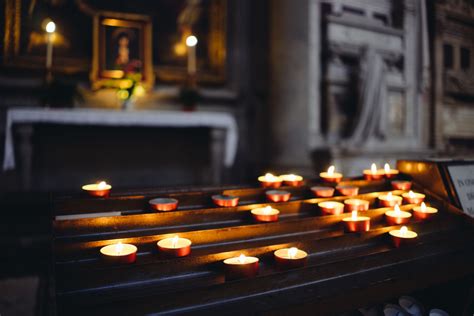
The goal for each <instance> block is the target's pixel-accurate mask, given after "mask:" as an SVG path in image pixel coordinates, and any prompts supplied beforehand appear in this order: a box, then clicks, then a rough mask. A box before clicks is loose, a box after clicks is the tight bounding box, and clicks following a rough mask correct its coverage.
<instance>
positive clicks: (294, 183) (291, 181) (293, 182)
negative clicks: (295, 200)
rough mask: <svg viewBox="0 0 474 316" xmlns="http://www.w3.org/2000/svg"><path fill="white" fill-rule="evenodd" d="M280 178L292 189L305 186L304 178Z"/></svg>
mask: <svg viewBox="0 0 474 316" xmlns="http://www.w3.org/2000/svg"><path fill="white" fill-rule="evenodd" d="M280 178H281V179H282V180H283V182H284V183H285V185H288V186H290V187H299V186H301V185H302V184H303V177H302V176H299V175H296V174H282V175H281V176H280Z"/></svg>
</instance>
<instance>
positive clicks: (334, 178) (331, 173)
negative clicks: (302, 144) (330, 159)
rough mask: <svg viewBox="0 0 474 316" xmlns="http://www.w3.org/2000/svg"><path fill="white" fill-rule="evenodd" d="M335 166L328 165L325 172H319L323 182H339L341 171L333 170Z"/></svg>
mask: <svg viewBox="0 0 474 316" xmlns="http://www.w3.org/2000/svg"><path fill="white" fill-rule="evenodd" d="M335 171H336V168H335V167H334V166H330V167H329V168H328V171H327V172H321V173H320V174H319V177H320V178H321V179H322V180H323V181H324V182H332V183H339V182H341V179H342V173H339V172H335Z"/></svg>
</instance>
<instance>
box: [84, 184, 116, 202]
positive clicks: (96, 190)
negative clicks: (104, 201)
mask: <svg viewBox="0 0 474 316" xmlns="http://www.w3.org/2000/svg"><path fill="white" fill-rule="evenodd" d="M111 189H112V186H111V185H110V184H107V183H106V182H105V181H101V182H99V183H97V184H86V185H83V186H82V190H83V191H84V192H86V193H87V194H88V195H89V196H92V197H100V198H104V197H108V196H109V194H110V190H111Z"/></svg>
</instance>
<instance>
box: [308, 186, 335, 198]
mask: <svg viewBox="0 0 474 316" xmlns="http://www.w3.org/2000/svg"><path fill="white" fill-rule="evenodd" d="M311 191H313V194H314V195H315V196H317V197H332V196H333V195H334V191H335V189H334V188H332V187H311Z"/></svg>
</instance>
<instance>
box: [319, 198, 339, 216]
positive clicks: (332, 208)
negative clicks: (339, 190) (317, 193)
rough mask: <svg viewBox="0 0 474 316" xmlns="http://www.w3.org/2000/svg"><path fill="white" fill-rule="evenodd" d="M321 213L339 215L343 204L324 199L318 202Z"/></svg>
mask: <svg viewBox="0 0 474 316" xmlns="http://www.w3.org/2000/svg"><path fill="white" fill-rule="evenodd" d="M318 206H319V208H320V209H321V213H322V214H323V215H341V214H342V213H344V204H342V203H339V202H334V201H324V202H320V203H318Z"/></svg>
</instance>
